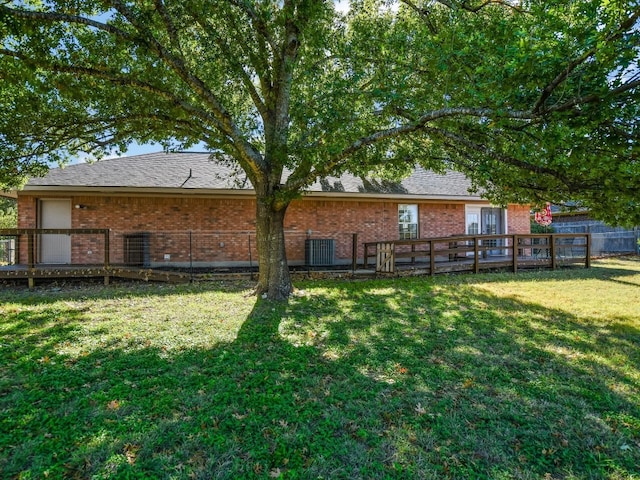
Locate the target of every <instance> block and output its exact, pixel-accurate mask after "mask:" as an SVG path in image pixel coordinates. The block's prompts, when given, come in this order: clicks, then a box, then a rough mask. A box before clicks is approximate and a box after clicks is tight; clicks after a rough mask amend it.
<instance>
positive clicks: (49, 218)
mask: <svg viewBox="0 0 640 480" xmlns="http://www.w3.org/2000/svg"><path fill="white" fill-rule="evenodd" d="M40 228H71V200H58V199H56V200H40ZM40 263H56V264H69V263H71V236H70V235H53V234H46V235H40Z"/></svg>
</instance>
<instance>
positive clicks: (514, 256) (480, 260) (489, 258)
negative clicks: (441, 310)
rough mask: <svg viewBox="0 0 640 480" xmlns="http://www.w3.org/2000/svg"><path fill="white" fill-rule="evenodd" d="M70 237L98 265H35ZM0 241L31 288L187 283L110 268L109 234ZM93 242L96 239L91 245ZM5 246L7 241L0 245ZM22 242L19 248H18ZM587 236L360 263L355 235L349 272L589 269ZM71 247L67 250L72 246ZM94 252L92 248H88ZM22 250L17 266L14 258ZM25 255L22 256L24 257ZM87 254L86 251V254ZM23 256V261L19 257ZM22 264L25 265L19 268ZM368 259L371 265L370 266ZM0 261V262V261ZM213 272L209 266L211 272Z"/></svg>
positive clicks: (428, 242)
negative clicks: (48, 242) (65, 282)
mask: <svg viewBox="0 0 640 480" xmlns="http://www.w3.org/2000/svg"><path fill="white" fill-rule="evenodd" d="M47 234H49V235H51V234H55V235H67V236H73V238H74V242H77V244H78V245H82V242H83V239H84V240H86V239H87V238H91V239H93V240H94V243H93V245H96V246H97V248H96V252H97V253H96V252H94V257H99V258H94V260H99V262H100V263H95V264H83V263H80V262H81V261H82V260H80V261H79V260H78V259H77V258H76V259H75V260H74V261H73V263H71V264H64V265H52V264H43V263H38V262H37V259H38V257H39V255H38V245H37V243H38V238H39V237H38V236H39V235H47ZM0 236H3V238H7V237H8V238H9V239H10V240H9V241H11V242H12V244H13V252H14V257H15V260H10V263H13V262H15V263H18V264H17V265H5V266H0V279H27V281H28V283H29V287H33V286H34V284H35V280H37V279H57V278H89V277H103V278H104V282H105V284H108V283H109V280H110V278H129V279H136V280H143V281H163V282H171V283H183V282H189V281H191V280H192V279H193V276H192V275H191V274H190V273H185V272H184V271H176V270H167V269H157V268H156V269H154V268H148V267H139V266H132V265H112V264H111V263H110V245H109V230H95V229H5V230H0ZM96 239H98V240H99V241H98V240H96ZM4 241H5V242H6V241H7V240H4ZM20 242H24V243H23V248H22V249H21V247H20ZM590 245H591V237H590V235H589V234H583V233H580V234H526V235H475V236H473V235H460V236H452V237H439V238H424V239H416V240H390V241H383V242H368V243H364V244H363V247H364V258H362V257H361V259H363V260H364V261H363V263H359V259H358V257H357V252H358V244H357V236H356V235H355V234H354V238H353V247H352V264H351V270H352V272H353V273H354V274H356V275H358V274H364V275H366V274H369V273H371V272H373V273H374V274H403V272H407V271H411V270H413V271H415V273H419V274H427V275H435V274H439V273H463V272H467V273H480V272H482V271H491V270H511V271H513V272H517V271H518V270H521V269H527V268H551V269H555V268H558V267H562V266H568V265H583V266H584V267H586V268H588V267H589V266H590V255H591V250H590ZM72 248H73V247H72ZM91 248H94V247H91ZM21 250H22V259H23V260H22V262H23V263H21V262H19V261H18V260H19V258H18V257H19V256H20V253H21ZM24 251H26V254H25V253H24ZM89 253H91V252H89ZM25 257H26V258H25ZM24 260H26V263H24ZM372 260H373V262H372ZM0 261H2V260H1V259H0ZM211 271H212V272H215V271H216V269H215V267H212V268H211Z"/></svg>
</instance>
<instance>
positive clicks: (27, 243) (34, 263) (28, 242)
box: [0, 228, 110, 287]
mask: <svg viewBox="0 0 640 480" xmlns="http://www.w3.org/2000/svg"><path fill="white" fill-rule="evenodd" d="M43 235H63V236H71V235H73V236H80V237H84V238H85V239H87V238H89V241H90V240H92V237H93V239H95V238H96V237H97V238H98V239H102V241H101V243H100V245H99V248H98V249H97V251H96V256H95V257H93V258H96V260H95V262H91V265H89V264H88V262H87V261H86V259H84V260H83V261H81V262H80V264H81V265H82V266H83V267H87V268H89V267H93V266H95V267H99V268H100V270H101V271H100V273H101V276H102V274H104V277H105V283H108V282H109V262H110V253H109V229H102V228H9V229H0V237H2V238H5V239H6V238H11V239H13V240H14V263H15V264H23V265H25V266H26V270H24V271H19V270H15V271H13V272H11V273H12V274H13V275H15V276H17V275H18V274H20V275H22V274H24V276H26V277H27V278H28V279H29V286H30V287H31V286H33V279H34V278H35V277H38V276H42V272H39V271H37V270H38V267H40V266H41V264H42V262H41V261H40V258H39V257H40V254H41V247H42V243H43V241H42V236H43ZM94 243H95V242H94ZM74 248H82V242H81V241H80V242H75V245H74ZM89 248H91V247H89ZM85 253H86V252H85ZM100 253H101V255H100ZM92 254H93V252H92ZM71 255H72V256H73V252H71ZM25 257H26V258H25ZM83 257H86V256H85V255H83ZM25 260H26V262H25ZM71 260H72V262H71V263H73V258H71ZM53 263H55V262H53ZM65 268H68V267H66V266H65V265H60V266H58V270H59V271H56V269H55V268H53V267H51V266H48V267H47V275H46V276H47V277H57V276H60V277H63V276H66V273H65V271H64V269H65ZM7 276H8V275H7Z"/></svg>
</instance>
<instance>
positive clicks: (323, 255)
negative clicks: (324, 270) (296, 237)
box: [304, 238, 336, 266]
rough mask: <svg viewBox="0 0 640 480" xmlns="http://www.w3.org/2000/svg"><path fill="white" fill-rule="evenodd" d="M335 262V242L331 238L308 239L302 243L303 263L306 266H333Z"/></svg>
mask: <svg viewBox="0 0 640 480" xmlns="http://www.w3.org/2000/svg"><path fill="white" fill-rule="evenodd" d="M335 260H336V241H335V240H334V239H333V238H309V239H307V240H305V242H304V261H305V263H306V264H307V265H311V266H316V265H333V264H335Z"/></svg>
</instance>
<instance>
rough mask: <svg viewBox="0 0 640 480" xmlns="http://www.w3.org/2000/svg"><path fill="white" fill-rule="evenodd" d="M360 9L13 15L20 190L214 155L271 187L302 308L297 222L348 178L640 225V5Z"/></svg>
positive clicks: (173, 7)
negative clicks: (187, 152)
mask: <svg viewBox="0 0 640 480" xmlns="http://www.w3.org/2000/svg"><path fill="white" fill-rule="evenodd" d="M347 4H348V8H347V9H341V10H339V9H337V8H336V5H335V4H334V2H333V1H328V0H325V1H320V0H148V1H140V0H136V1H134V0H103V1H95V0H91V1H89V0H75V1H73V2H69V1H66V0H65V1H59V0H46V1H38V0H30V1H24V0H16V1H4V2H2V3H1V4H0V36H1V37H2V44H1V46H0V80H1V82H0V111H2V116H1V117H0V182H1V183H3V184H4V185H5V187H7V186H12V185H17V184H19V183H20V182H21V181H22V180H23V178H24V176H26V175H40V174H43V173H44V172H46V169H47V168H48V166H49V165H50V164H52V163H56V162H65V161H67V160H68V159H69V158H70V157H72V156H74V155H76V154H77V153H79V152H87V153H90V154H92V155H94V156H96V157H98V158H99V157H100V156H103V155H105V154H108V153H112V152H114V151H125V150H126V147H127V145H129V144H130V143H131V142H133V141H137V142H142V143H144V142H149V141H156V142H160V143H161V144H162V145H163V146H164V147H165V148H166V149H167V150H171V149H184V148H186V147H189V146H191V145H194V144H197V143H203V144H204V145H205V146H206V148H207V149H208V150H209V151H211V152H212V159H213V160H214V161H225V162H231V163H233V164H234V165H236V166H237V168H238V171H239V172H242V173H243V174H244V175H246V177H247V178H248V179H249V180H250V181H251V183H252V185H253V187H254V189H255V194H256V200H257V202H256V203H257V207H256V208H257V210H256V216H257V232H256V233H257V242H258V251H259V267H260V283H259V286H258V290H259V292H266V293H267V294H268V296H269V297H270V298H272V299H280V298H285V297H286V296H287V295H288V294H289V293H290V291H291V281H290V278H289V273H288V270H287V261H286V255H285V246H284V245H285V244H284V232H283V222H284V217H285V213H286V210H287V207H288V205H289V204H290V202H291V201H292V200H293V199H294V198H296V197H299V196H300V195H302V194H303V193H304V191H305V189H306V188H307V187H308V186H309V185H310V184H312V183H313V182H314V181H315V180H316V179H317V178H322V177H324V176H327V175H340V174H341V173H343V172H345V171H351V172H353V173H355V174H358V175H387V176H396V177H398V176H402V175H405V174H407V173H408V172H410V171H411V169H412V168H413V166H414V165H415V164H416V163H420V164H422V165H424V166H425V167H426V168H431V169H435V170H437V171H444V170H446V169H456V170H459V171H461V172H464V173H465V174H466V175H467V176H469V178H470V179H471V180H472V182H473V185H474V187H475V188H477V189H482V190H484V192H485V196H486V197H487V198H489V199H491V200H492V201H493V202H495V203H497V204H505V203H507V202H521V203H533V204H540V203H542V202H544V201H552V202H556V203H562V202H563V201H566V200H568V199H571V200H574V201H578V202H580V203H581V204H582V205H583V206H587V207H589V208H591V211H592V212H593V214H594V215H596V216H598V217H600V218H606V219H607V220H608V221H609V222H610V223H625V222H628V223H640V206H639V204H638V202H639V200H638V196H637V192H638V191H639V190H640V164H639V162H638V156H637V154H638V151H637V147H636V140H637V136H638V131H637V121H638V84H639V82H640V71H639V70H638V44H639V35H640V33H639V32H638V30H637V28H636V24H637V21H638V16H639V15H640V6H638V4H637V2H636V1H632V0H618V1H615V2H609V1H602V0H597V1H596V0H581V1H572V2H566V1H548V0H544V1H542V0H522V1H515V0H397V1H390V0H352V1H351V2H344V1H343V2H340V6H341V7H343V6H346V5H347ZM285 171H288V172H290V173H289V174H288V175H285Z"/></svg>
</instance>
